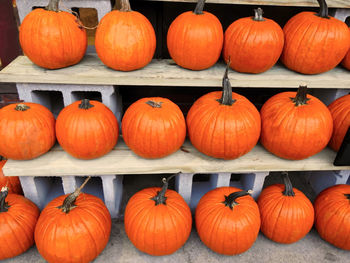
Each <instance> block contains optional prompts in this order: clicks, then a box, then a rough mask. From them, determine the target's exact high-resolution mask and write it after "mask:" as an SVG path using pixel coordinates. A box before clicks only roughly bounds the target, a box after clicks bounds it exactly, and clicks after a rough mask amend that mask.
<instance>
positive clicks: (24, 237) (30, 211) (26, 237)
mask: <svg viewBox="0 0 350 263" xmlns="http://www.w3.org/2000/svg"><path fill="white" fill-rule="evenodd" d="M38 217H39V209H38V208H37V207H36V205H35V204H34V203H33V202H31V201H30V200H28V199H27V198H25V197H23V196H22V195H17V194H9V193H8V188H7V187H2V189H1V192H0V226H1V227H0V260H4V259H7V258H12V257H15V256H18V255H20V254H22V253H23V252H25V251H27V250H28V249H29V248H30V247H31V246H33V244H34V229H35V225H36V222H37V220H38Z"/></svg>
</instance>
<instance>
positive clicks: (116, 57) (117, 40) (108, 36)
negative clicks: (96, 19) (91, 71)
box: [95, 0, 156, 71]
mask: <svg viewBox="0 0 350 263" xmlns="http://www.w3.org/2000/svg"><path fill="white" fill-rule="evenodd" d="M120 3H121V8H120V10H114V11H111V12H109V13H108V14H106V15H105V16H104V17H103V18H102V20H101V21H100V24H99V25H98V27H97V31H96V38H95V47H96V52H97V55H98V56H99V58H100V59H101V60H102V62H103V63H104V64H105V65H106V66H108V67H110V68H112V69H115V70H121V71H131V70H135V69H139V68H143V67H144V66H146V65H147V64H148V63H149V62H150V61H151V60H152V58H153V55H154V51H155V49H156V35H155V32H154V29H153V27H152V25H151V23H150V22H149V21H148V19H147V18H146V17H145V16H144V15H142V14H141V13H139V12H136V11H132V10H131V8H130V3H129V0H121V1H120Z"/></svg>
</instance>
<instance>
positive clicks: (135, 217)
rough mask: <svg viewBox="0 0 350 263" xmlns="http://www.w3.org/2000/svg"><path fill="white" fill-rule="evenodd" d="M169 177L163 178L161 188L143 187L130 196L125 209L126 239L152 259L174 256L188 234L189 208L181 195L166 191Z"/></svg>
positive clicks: (189, 230) (190, 223) (190, 224)
mask: <svg viewBox="0 0 350 263" xmlns="http://www.w3.org/2000/svg"><path fill="white" fill-rule="evenodd" d="M179 176H180V175H179ZM172 177H173V176H171V177H169V178H168V179H165V178H163V187H162V188H159V187H151V188H146V189H143V190H141V191H139V192H137V193H136V194H134V195H133V196H132V197H131V198H130V200H129V201H128V203H127V205H126V209H125V214H124V224H125V232H126V234H127V236H128V238H129V239H130V241H131V242H132V243H133V244H134V246H135V247H136V248H137V249H139V250H140V251H142V252H145V253H147V254H150V255H153V256H162V255H169V254H172V253H174V252H175V251H176V250H178V249H179V248H181V247H182V246H183V245H184V244H185V243H186V241H187V239H188V237H189V235H190V233H191V228H192V215H191V211H190V208H189V207H188V205H187V204H186V202H185V200H184V199H183V198H182V197H181V195H179V194H178V193H177V192H175V191H173V190H169V189H168V182H169V180H170V179H171V178H172Z"/></svg>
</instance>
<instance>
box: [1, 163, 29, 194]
mask: <svg viewBox="0 0 350 263" xmlns="http://www.w3.org/2000/svg"><path fill="white" fill-rule="evenodd" d="M5 163H6V160H2V157H1V156H0V189H1V188H2V187H8V192H9V193H10V194H19V195H21V194H23V191H22V187H21V182H20V181H19V178H18V176H4V174H3V172H2V167H4V165H5Z"/></svg>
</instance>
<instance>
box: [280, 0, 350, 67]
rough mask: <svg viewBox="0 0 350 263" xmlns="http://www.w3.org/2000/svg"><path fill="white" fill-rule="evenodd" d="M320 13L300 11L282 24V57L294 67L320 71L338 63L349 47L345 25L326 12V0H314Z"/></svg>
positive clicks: (348, 35)
mask: <svg viewBox="0 0 350 263" xmlns="http://www.w3.org/2000/svg"><path fill="white" fill-rule="evenodd" d="M317 2H318V3H319V5H320V11H319V13H315V12H301V13H299V14H297V15H295V16H293V17H292V18H291V19H290V20H289V21H288V22H287V24H286V25H285V26H284V28H283V31H284V35H285V44H284V49H283V52H282V56H281V60H282V62H283V64H284V65H285V66H286V67H287V68H289V69H291V70H294V71H297V72H300V73H303V74H319V73H323V72H326V71H328V70H331V69H333V68H334V67H335V66H337V65H338V64H339V63H340V62H341V61H342V59H343V58H344V56H345V54H346V53H347V52H348V50H349V47H350V30H349V28H348V26H347V25H346V24H345V23H344V22H342V21H340V20H338V19H336V18H334V17H331V16H329V15H328V7H327V3H326V1H325V0H317Z"/></svg>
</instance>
